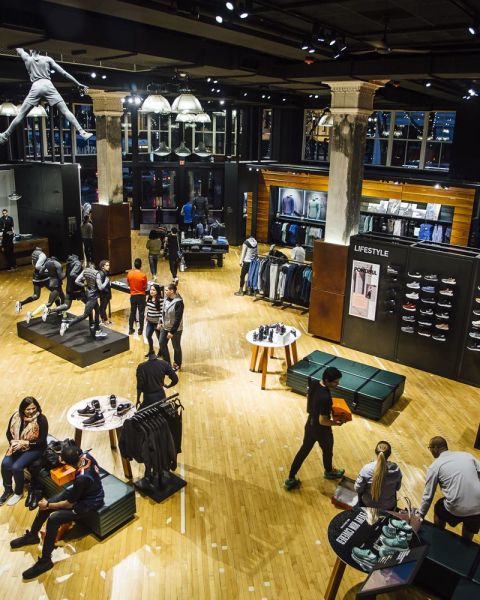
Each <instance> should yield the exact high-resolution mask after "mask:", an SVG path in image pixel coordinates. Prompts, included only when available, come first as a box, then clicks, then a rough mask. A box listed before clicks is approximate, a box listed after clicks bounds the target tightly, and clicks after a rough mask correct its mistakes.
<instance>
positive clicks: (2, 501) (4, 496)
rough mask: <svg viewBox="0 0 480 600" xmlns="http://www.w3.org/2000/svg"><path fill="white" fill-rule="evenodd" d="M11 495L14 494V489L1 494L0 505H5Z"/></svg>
mask: <svg viewBox="0 0 480 600" xmlns="http://www.w3.org/2000/svg"><path fill="white" fill-rule="evenodd" d="M10 496H13V490H5V491H4V492H3V494H2V495H1V496H0V506H3V505H4V504H5V502H6V501H7V500H8V499H9V498H10Z"/></svg>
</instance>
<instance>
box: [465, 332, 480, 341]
mask: <svg viewBox="0 0 480 600" xmlns="http://www.w3.org/2000/svg"><path fill="white" fill-rule="evenodd" d="M468 335H469V336H470V337H471V338H475V339H476V340H480V332H478V331H471V332H470V333H469V334H468Z"/></svg>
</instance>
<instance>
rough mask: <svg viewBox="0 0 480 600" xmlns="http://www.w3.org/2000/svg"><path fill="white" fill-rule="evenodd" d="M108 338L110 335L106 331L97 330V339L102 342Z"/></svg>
mask: <svg viewBox="0 0 480 600" xmlns="http://www.w3.org/2000/svg"><path fill="white" fill-rule="evenodd" d="M106 337H108V333H107V332H106V331H102V330H101V329H97V331H96V332H95V339H96V340H100V339H102V338H106Z"/></svg>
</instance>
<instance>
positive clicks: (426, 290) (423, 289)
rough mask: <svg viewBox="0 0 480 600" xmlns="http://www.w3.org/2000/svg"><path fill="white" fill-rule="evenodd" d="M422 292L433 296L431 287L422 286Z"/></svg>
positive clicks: (433, 291)
mask: <svg viewBox="0 0 480 600" xmlns="http://www.w3.org/2000/svg"><path fill="white" fill-rule="evenodd" d="M422 292H425V293H427V294H434V293H435V288H434V287H433V285H422Z"/></svg>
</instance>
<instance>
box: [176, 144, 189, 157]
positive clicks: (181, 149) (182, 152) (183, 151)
mask: <svg viewBox="0 0 480 600" xmlns="http://www.w3.org/2000/svg"><path fill="white" fill-rule="evenodd" d="M191 153H192V152H191V150H190V148H187V147H186V146H185V142H181V143H180V146H178V148H175V154H176V155H177V156H180V158H184V157H185V156H190V154H191Z"/></svg>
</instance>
